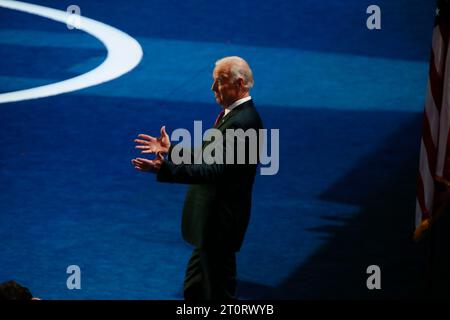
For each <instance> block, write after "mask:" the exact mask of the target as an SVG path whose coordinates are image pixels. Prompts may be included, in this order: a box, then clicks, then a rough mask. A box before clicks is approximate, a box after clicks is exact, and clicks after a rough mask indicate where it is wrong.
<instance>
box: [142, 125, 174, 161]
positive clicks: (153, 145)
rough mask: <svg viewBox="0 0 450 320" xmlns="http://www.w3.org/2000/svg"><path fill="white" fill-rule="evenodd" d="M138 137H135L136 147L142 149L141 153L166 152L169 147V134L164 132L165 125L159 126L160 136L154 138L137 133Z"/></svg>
mask: <svg viewBox="0 0 450 320" xmlns="http://www.w3.org/2000/svg"><path fill="white" fill-rule="evenodd" d="M138 137H139V138H140V139H135V140H134V142H136V144H137V145H136V149H140V150H142V151H141V153H154V154H158V153H162V154H167V153H168V152H169V148H170V139H169V135H168V134H167V132H166V126H162V127H161V136H160V137H159V138H155V137H152V136H149V135H146V134H139V135H138Z"/></svg>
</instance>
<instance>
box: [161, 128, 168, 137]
mask: <svg viewBox="0 0 450 320" xmlns="http://www.w3.org/2000/svg"><path fill="white" fill-rule="evenodd" d="M161 136H163V137H164V136H168V134H167V132H166V126H162V127H161Z"/></svg>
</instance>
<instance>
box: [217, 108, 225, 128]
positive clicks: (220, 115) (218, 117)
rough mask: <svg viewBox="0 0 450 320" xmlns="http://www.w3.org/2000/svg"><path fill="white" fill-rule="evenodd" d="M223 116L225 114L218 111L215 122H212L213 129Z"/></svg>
mask: <svg viewBox="0 0 450 320" xmlns="http://www.w3.org/2000/svg"><path fill="white" fill-rule="evenodd" d="M224 114H225V110H222V111H220V113H219V115H218V116H217V118H216V122H214V127H215V126H216V125H217V124H218V123H219V121H220V119H222V117H223V115H224Z"/></svg>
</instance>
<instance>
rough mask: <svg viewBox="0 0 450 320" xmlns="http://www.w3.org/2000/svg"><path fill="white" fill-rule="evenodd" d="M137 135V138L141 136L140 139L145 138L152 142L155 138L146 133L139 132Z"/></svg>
mask: <svg viewBox="0 0 450 320" xmlns="http://www.w3.org/2000/svg"><path fill="white" fill-rule="evenodd" d="M138 137H139V138H142V139H145V140H147V141H150V142H153V141H156V138H154V137H152V136H149V135H147V134H142V133H141V134H139V135H138Z"/></svg>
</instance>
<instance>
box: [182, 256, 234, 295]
mask: <svg viewBox="0 0 450 320" xmlns="http://www.w3.org/2000/svg"><path fill="white" fill-rule="evenodd" d="M235 293H236V254H235V252H220V251H219V252H215V251H207V250H200V249H198V248H196V249H194V251H193V252H192V255H191V258H190V259H189V263H188V265H187V269H186V276H185V278H184V299H185V300H187V301H204V300H234V299H235Z"/></svg>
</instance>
